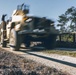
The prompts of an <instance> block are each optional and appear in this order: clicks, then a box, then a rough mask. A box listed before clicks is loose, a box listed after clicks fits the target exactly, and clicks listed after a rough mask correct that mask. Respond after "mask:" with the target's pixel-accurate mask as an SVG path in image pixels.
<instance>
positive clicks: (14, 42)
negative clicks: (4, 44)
mask: <svg viewBox="0 0 76 75" xmlns="http://www.w3.org/2000/svg"><path fill="white" fill-rule="evenodd" d="M9 43H10V48H11V50H15V51H16V50H19V48H20V36H19V35H18V32H16V31H15V30H14V29H12V30H11V32H10V41H9Z"/></svg>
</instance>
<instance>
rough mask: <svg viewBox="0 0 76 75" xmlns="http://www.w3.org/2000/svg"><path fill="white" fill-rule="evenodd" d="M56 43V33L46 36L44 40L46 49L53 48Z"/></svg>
mask: <svg viewBox="0 0 76 75" xmlns="http://www.w3.org/2000/svg"><path fill="white" fill-rule="evenodd" d="M55 45H56V36H55V35H52V36H51V37H48V38H46V39H45V40H44V42H43V46H44V47H45V48H46V49H53V48H55Z"/></svg>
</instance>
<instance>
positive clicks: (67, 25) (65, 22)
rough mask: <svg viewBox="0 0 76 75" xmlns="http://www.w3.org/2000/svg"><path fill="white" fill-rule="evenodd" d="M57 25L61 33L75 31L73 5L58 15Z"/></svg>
mask: <svg viewBox="0 0 76 75" xmlns="http://www.w3.org/2000/svg"><path fill="white" fill-rule="evenodd" d="M57 26H58V27H60V29H59V30H60V32H61V33H66V32H74V31H76V8H75V7H74V6H72V7H70V8H68V9H67V10H66V11H65V13H64V14H61V15H60V16H59V18H58V24H57Z"/></svg>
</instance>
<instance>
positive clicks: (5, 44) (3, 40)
mask: <svg viewBox="0 0 76 75" xmlns="http://www.w3.org/2000/svg"><path fill="white" fill-rule="evenodd" d="M5 34H6V32H4V31H3V32H2V33H1V45H2V47H6V46H7V41H6V39H5V38H6V35H5Z"/></svg>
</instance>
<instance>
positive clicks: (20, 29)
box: [3, 4, 58, 50]
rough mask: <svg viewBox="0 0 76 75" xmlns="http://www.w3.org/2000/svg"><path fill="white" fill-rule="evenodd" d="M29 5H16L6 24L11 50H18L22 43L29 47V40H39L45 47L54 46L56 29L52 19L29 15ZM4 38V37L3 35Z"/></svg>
mask: <svg viewBox="0 0 76 75" xmlns="http://www.w3.org/2000/svg"><path fill="white" fill-rule="evenodd" d="M28 14H29V7H28V6H27V5H25V4H22V5H18V6H17V9H16V10H14V11H13V14H12V17H11V20H10V21H9V23H8V24H7V25H6V35H7V38H6V39H7V40H8V42H9V45H10V48H11V49H12V50H19V49H20V46H21V44H22V43H24V44H25V46H26V47H30V44H31V42H41V43H42V45H43V46H44V47H45V48H48V49H49V48H54V47H55V43H56V36H57V34H58V30H56V29H55V27H54V21H53V20H50V19H47V18H46V17H37V16H29V15H28ZM3 38H4V37H3Z"/></svg>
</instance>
